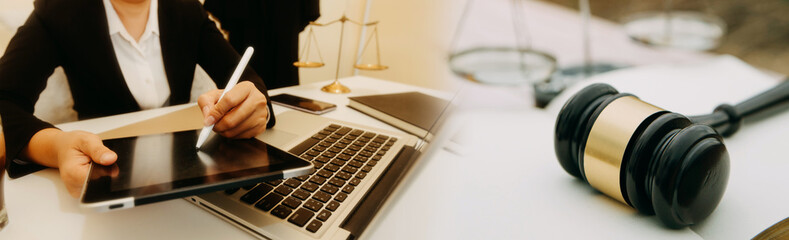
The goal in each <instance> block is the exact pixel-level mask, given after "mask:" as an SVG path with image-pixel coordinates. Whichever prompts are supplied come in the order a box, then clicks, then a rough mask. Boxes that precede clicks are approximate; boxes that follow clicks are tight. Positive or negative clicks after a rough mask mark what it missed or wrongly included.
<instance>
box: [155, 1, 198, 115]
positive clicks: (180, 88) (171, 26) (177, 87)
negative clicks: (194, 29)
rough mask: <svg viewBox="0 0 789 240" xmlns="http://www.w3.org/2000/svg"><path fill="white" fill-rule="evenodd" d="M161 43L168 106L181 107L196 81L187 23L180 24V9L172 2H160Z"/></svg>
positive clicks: (186, 100) (187, 98)
mask: <svg viewBox="0 0 789 240" xmlns="http://www.w3.org/2000/svg"><path fill="white" fill-rule="evenodd" d="M158 2H159V13H158V15H159V43H160V44H161V46H162V61H163V62H164V72H165V74H166V75H167V83H168V84H169V86H170V99H169V102H168V104H169V105H174V104H182V103H187V102H188V101H189V97H190V96H189V95H190V93H191V91H190V90H191V88H192V80H193V79H194V68H195V63H194V60H193V59H192V58H190V57H189V54H192V53H191V52H192V51H190V49H189V45H190V43H191V42H193V41H195V40H193V39H192V40H189V39H186V38H185V37H184V36H183V35H184V34H185V33H184V31H186V30H184V29H183V28H187V26H186V24H184V23H182V22H181V21H179V20H180V19H179V17H180V15H179V13H178V12H177V10H178V9H175V8H174V6H172V5H173V4H172V3H171V1H167V0H159V1H158Z"/></svg>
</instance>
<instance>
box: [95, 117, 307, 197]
mask: <svg viewBox="0 0 789 240" xmlns="http://www.w3.org/2000/svg"><path fill="white" fill-rule="evenodd" d="M198 134H199V131H184V132H175V133H164V134H154V135H145V136H139V137H130V138H121V139H113V140H105V141H104V144H105V145H106V146H107V147H108V148H110V149H112V150H113V151H115V153H117V154H118V161H117V162H116V163H115V164H113V165H111V166H102V165H99V164H94V165H93V167H92V168H91V172H90V174H89V177H88V182H87V185H86V189H85V193H84V196H83V203H94V202H102V201H109V200H113V199H118V198H125V197H134V198H135V202H137V199H140V198H145V197H146V196H155V195H159V196H160V198H161V196H163V195H173V196H171V197H167V199H172V198H177V197H183V196H188V195H194V194H198V193H205V192H210V191H212V190H213V191H216V190H221V189H222V188H229V187H239V186H242V184H250V183H252V182H260V181H264V180H273V179H276V178H282V172H283V171H285V170H288V169H299V168H301V169H309V167H310V166H311V164H310V163H308V162H306V161H304V160H302V159H300V158H299V157H297V156H294V155H292V154H290V153H287V152H285V151H282V150H280V149H277V148H275V147H272V146H270V145H268V144H266V143H264V142H261V141H260V140H257V139H254V138H252V139H227V138H224V137H221V136H219V135H216V134H212V136H211V137H210V138H209V140H208V141H206V143H205V144H203V146H202V147H201V148H200V150H197V149H196V148H195V143H196V141H197V136H198ZM305 167H307V168H305ZM308 172H309V171H307V172H305V173H308ZM253 180H254V181H253ZM179 192H181V193H182V194H176V193H179ZM174 195H178V196H174ZM161 200H165V199H161ZM143 203H145V202H143ZM135 205H139V203H136V204H135Z"/></svg>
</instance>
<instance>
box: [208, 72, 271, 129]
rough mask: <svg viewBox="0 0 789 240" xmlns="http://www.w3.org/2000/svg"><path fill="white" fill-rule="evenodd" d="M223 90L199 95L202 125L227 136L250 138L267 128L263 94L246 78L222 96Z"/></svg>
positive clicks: (266, 108)
mask: <svg viewBox="0 0 789 240" xmlns="http://www.w3.org/2000/svg"><path fill="white" fill-rule="evenodd" d="M221 95H222V90H221V89H217V90H213V91H209V92H207V93H204V94H203V95H200V98H198V100H197V104H198V105H199V106H200V109H202V111H203V119H204V124H205V126H209V125H211V124H216V125H214V131H216V132H217V133H219V134H220V135H222V136H225V137H228V138H252V137H255V136H257V135H260V134H261V133H263V132H264V131H266V124H267V123H268V118H269V115H268V105H267V101H266V96H265V95H263V93H261V92H260V90H258V89H257V88H256V87H255V85H254V84H252V83H251V82H249V81H243V82H239V83H238V84H236V86H235V87H234V88H233V89H231V90H230V91H228V92H227V93H226V94H225V96H224V97H222V99H221V100H219V96H221Z"/></svg>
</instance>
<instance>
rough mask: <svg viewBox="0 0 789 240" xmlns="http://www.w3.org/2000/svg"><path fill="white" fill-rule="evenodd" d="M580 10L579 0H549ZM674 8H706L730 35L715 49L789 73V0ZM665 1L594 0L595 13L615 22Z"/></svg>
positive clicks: (685, 1)
mask: <svg viewBox="0 0 789 240" xmlns="http://www.w3.org/2000/svg"><path fill="white" fill-rule="evenodd" d="M547 2H551V3H555V4H558V5H561V6H564V7H567V8H571V9H575V10H577V9H578V8H579V1H575V0H547ZM672 2H673V6H674V9H678V10H683V9H690V10H699V9H702V10H704V11H707V12H709V13H711V14H714V15H717V16H719V17H720V18H721V19H723V21H725V22H726V25H727V29H726V35H725V36H724V37H723V38H722V41H721V43H720V46H718V47H717V48H715V49H712V50H711V52H713V53H718V54H731V55H734V56H737V57H739V58H740V59H742V60H744V61H745V62H747V63H749V64H751V65H754V66H756V67H759V68H764V69H768V70H771V71H775V72H779V73H781V74H784V75H787V74H789V1H788V0H758V1H748V0H715V1H711V0H673V1H672ZM664 4H665V1H656V0H649V1H628V0H591V3H590V6H591V10H592V14H593V15H595V16H597V17H601V18H604V19H607V20H610V21H614V22H621V21H622V19H623V18H625V17H626V16H627V15H629V14H631V13H633V12H635V11H639V10H643V9H660V8H662V7H663V6H664Z"/></svg>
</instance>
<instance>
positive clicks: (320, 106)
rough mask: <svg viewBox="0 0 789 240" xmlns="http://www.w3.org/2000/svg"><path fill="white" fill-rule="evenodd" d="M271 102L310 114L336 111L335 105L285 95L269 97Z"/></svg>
mask: <svg viewBox="0 0 789 240" xmlns="http://www.w3.org/2000/svg"><path fill="white" fill-rule="evenodd" d="M270 98H271V102H272V103H274V104H277V105H281V106H284V107H288V108H292V109H296V110H299V111H303V112H308V113H312V114H323V113H326V112H330V111H332V110H334V109H337V105H334V104H332V103H327V102H322V101H318V100H314V99H309V98H305V97H299V96H295V95H290V94H287V93H283V94H277V95H274V96H271V97H270Z"/></svg>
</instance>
